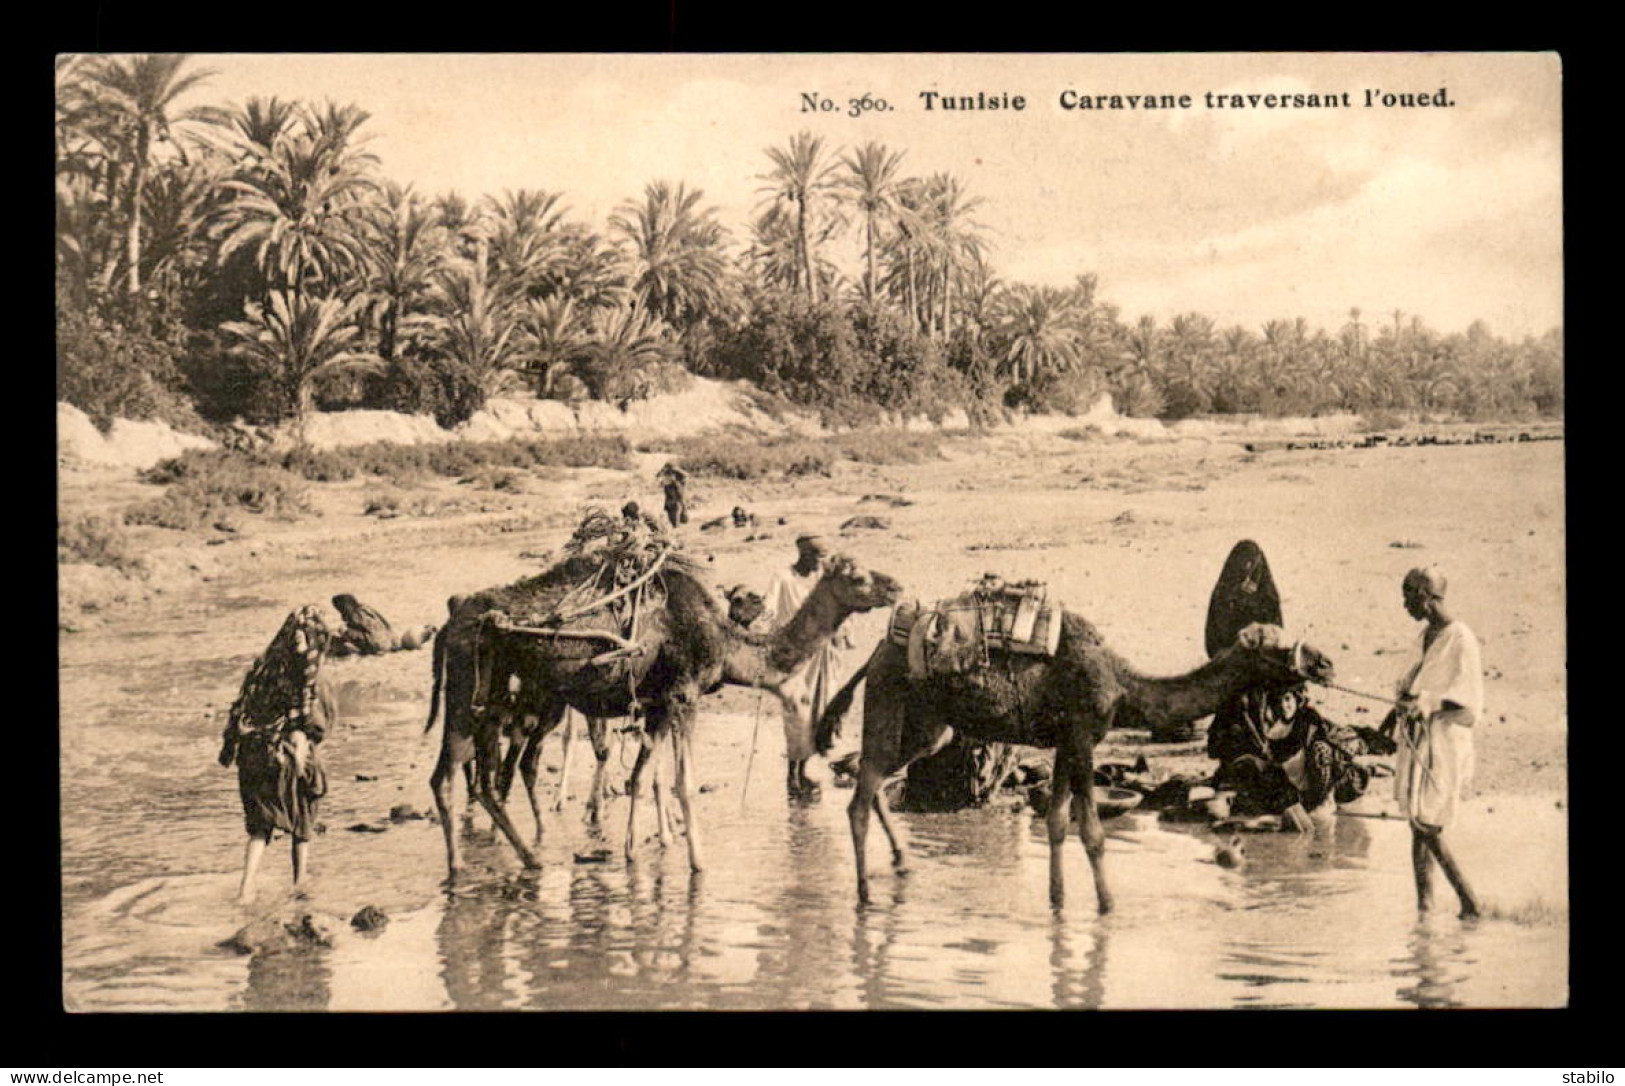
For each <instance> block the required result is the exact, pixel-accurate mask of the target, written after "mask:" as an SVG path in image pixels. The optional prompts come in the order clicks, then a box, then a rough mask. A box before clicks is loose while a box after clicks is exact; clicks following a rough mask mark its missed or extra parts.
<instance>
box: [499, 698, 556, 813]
mask: <svg viewBox="0 0 1625 1086" xmlns="http://www.w3.org/2000/svg"><path fill="white" fill-rule="evenodd" d="M546 736H547V730H546V729H545V728H544V727H543V724H542V718H541V717H540V716H538V717H536V724H535V726H534V727H533V728H527V729H526V731H525V737H524V746H523V750H522V753H521V754H520V757H519V774H520V776H522V777H523V778H524V779H525V798H526V799H528V800H529V801H530V816H531V818H533V819H535V821H536V840H538V841H540V840H541V839H542V801H541V800H540V799H538V798H537V796H536V778H537V772H536V769H537V763H538V762H540V761H541V760H542V743H543V740H544V739H545V738H546ZM504 798H506V792H504Z"/></svg>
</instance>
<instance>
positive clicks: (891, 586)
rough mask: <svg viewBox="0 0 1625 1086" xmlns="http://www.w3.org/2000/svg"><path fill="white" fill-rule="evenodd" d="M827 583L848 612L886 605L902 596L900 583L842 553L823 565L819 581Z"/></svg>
mask: <svg viewBox="0 0 1625 1086" xmlns="http://www.w3.org/2000/svg"><path fill="white" fill-rule="evenodd" d="M819 583H820V584H823V585H827V586H828V587H829V588H830V590H832V591H833V592H834V593H835V597H836V599H838V600H840V602H841V606H842V607H843V608H844V609H845V610H847V611H848V612H854V611H873V610H874V609H875V608H877V607H890V606H891V605H892V604H894V603H896V602H897V601H898V599H899V598H900V597H901V596H902V595H903V586H902V585H901V584H899V583H898V582H897V581H895V580H893V579H892V578H891V577H888V576H887V575H886V574H884V573H881V572H879V571H878V570H867V569H864V568H863V567H862V566H860V565H858V563H857V562H855V561H853V560H852V559H851V558H849V557H847V556H846V555H844V554H837V555H835V556H834V557H833V558H831V559H830V560H829V561H828V562H826V563H825V564H824V575H823V577H822V578H821V579H820V581H819Z"/></svg>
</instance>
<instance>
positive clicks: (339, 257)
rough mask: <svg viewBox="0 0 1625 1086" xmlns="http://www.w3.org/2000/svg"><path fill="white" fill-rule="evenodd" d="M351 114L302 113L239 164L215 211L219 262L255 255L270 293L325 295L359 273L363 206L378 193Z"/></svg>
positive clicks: (356, 117) (366, 212)
mask: <svg viewBox="0 0 1625 1086" xmlns="http://www.w3.org/2000/svg"><path fill="white" fill-rule="evenodd" d="M365 119H366V115H365V114H364V113H361V112H360V111H358V110H343V109H339V108H338V107H334V106H331V105H329V107H328V113H326V114H318V113H313V112H311V111H308V110H305V111H301V116H300V120H299V123H298V125H297V126H296V127H295V128H294V129H293V130H291V131H289V132H287V133H286V134H285V135H283V136H281V137H280V138H278V139H277V140H276V141H275V142H274V143H273V144H272V145H271V146H269V147H264V148H263V150H264V152H265V155H264V157H261V156H260V154H259V153H258V152H256V153H254V154H253V156H252V157H248V158H245V159H243V160H242V162H241V163H240V166H239V170H238V172H237V174H236V176H234V177H233V178H232V179H231V180H229V181H227V182H226V183H225V188H226V189H227V190H228V192H229V193H230V194H231V198H230V200H229V201H228V202H227V203H226V204H225V206H224V207H222V208H221V209H220V212H219V214H218V216H217V222H216V227H217V229H218V231H219V234H220V237H221V245H220V252H219V260H220V263H221V264H224V263H226V262H227V261H228V260H229V259H230V258H231V257H232V256H233V254H234V253H236V252H237V251H238V250H247V251H249V252H252V253H253V255H254V260H255V263H256V264H257V265H258V267H259V268H260V271H261V272H262V273H263V274H264V275H265V276H266V277H267V279H268V281H269V282H270V284H271V286H272V288H273V289H285V290H291V291H293V292H294V293H296V294H297V293H302V292H303V291H305V290H306V289H318V290H325V292H327V293H331V292H333V291H335V290H337V289H339V288H340V287H341V286H342V285H344V284H345V283H346V281H347V280H348V279H349V278H350V277H352V276H357V275H359V273H361V272H362V271H363V269H364V268H365V263H366V256H367V252H366V245H365V242H364V241H363V237H364V235H365V233H366V232H367V220H368V219H369V217H370V216H371V215H372V214H373V209H372V207H371V206H370V205H369V203H368V201H369V199H370V198H371V197H373V196H374V195H375V194H376V193H377V192H378V188H379V186H378V183H377V182H376V181H375V180H374V179H373V177H372V168H373V167H374V166H375V165H376V163H377V159H376V157H375V156H373V155H371V154H367V153H364V152H361V151H359V150H357V149H356V148H355V147H354V146H352V145H351V143H350V142H348V141H349V140H350V138H351V137H352V136H353V134H354V131H355V126H356V125H358V124H360V123H361V121H363V120H365Z"/></svg>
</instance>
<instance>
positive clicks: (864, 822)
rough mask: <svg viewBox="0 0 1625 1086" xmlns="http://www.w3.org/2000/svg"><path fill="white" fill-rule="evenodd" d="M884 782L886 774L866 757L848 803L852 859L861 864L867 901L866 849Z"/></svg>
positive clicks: (863, 899) (860, 880) (861, 890)
mask: <svg viewBox="0 0 1625 1086" xmlns="http://www.w3.org/2000/svg"><path fill="white" fill-rule="evenodd" d="M884 782H885V775H884V774H883V773H881V772H880V770H879V769H877V768H875V766H874V765H873V763H872V762H871V760H870V759H868V758H865V759H864V760H863V761H861V762H859V763H858V783H857V784H856V785H855V786H854V787H853V790H852V802H851V803H848V804H847V805H846V820H847V821H848V822H849V823H851V825H852V859H853V860H854V861H855V862H856V864H857V873H858V901H859V902H860V903H862V904H865V905H867V904H868V903H869V861H868V856H867V854H866V853H865V852H864V846H865V844H866V843H867V842H868V840H869V812H870V811H871V810H872V809H874V808H875V805H876V800H877V799H878V798H879V796H880V786H881V784H883V783H884Z"/></svg>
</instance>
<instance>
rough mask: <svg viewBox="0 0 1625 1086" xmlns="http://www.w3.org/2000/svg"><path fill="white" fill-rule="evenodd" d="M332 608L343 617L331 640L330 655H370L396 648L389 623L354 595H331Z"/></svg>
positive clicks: (395, 638)
mask: <svg viewBox="0 0 1625 1086" xmlns="http://www.w3.org/2000/svg"><path fill="white" fill-rule="evenodd" d="M333 606H334V607H335V608H337V610H338V613H339V614H340V615H341V616H343V618H344V629H343V630H342V631H341V632H340V633H339V634H338V636H337V637H335V638H334V639H333V645H332V647H331V648H330V649H329V650H328V654H329V655H330V656H351V655H368V656H370V655H372V654H374V653H380V652H394V651H395V650H396V649H398V648H400V638H398V637H397V636H396V635H395V631H394V629H393V628H392V627H391V626H390V625H389V620H388V619H386V618H384V616H383V615H380V614H379V613H378V612H377V611H375V610H373V609H372V608H371V607H368V606H367V605H366V604H364V603H362V602H361V601H360V600H358V599H356V598H355V597H354V596H352V595H349V594H348V593H344V594H341V595H338V596H334V597H333Z"/></svg>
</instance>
